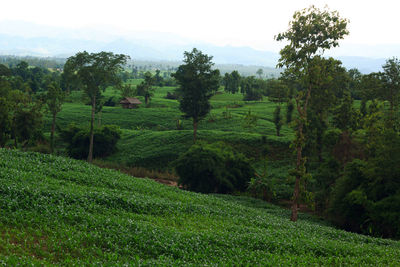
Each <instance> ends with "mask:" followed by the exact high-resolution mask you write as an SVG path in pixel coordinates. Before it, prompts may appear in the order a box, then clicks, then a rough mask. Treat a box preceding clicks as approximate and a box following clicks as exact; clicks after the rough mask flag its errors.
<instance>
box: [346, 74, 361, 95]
mask: <svg viewBox="0 0 400 267" xmlns="http://www.w3.org/2000/svg"><path fill="white" fill-rule="evenodd" d="M347 73H348V76H349V90H350V93H351V96H352V97H353V98H355V99H361V98H362V95H361V93H360V83H361V78H362V76H363V75H362V74H361V72H360V71H359V70H358V69H355V68H353V69H349V70H348V71H347Z"/></svg>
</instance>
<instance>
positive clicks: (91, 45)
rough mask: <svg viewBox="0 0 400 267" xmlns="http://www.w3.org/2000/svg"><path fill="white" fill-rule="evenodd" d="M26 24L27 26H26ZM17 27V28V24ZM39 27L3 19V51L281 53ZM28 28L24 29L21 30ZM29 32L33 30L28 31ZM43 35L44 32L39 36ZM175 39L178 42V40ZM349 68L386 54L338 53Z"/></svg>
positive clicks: (273, 59) (171, 57)
mask: <svg viewBox="0 0 400 267" xmlns="http://www.w3.org/2000/svg"><path fill="white" fill-rule="evenodd" d="M24 25H25V28H24ZM13 27H14V28H15V29H14V28H13ZM44 27H47V28H45V29H42V31H40V29H41V28H40V27H39V26H38V25H36V26H35V25H30V24H29V25H26V24H24V23H20V24H17V26H15V24H12V23H10V22H8V24H7V23H5V22H0V54H2V55H16V56H26V55H30V56H40V57H43V56H45V57H48V56H51V57H68V56H71V55H74V54H75V53H77V52H79V51H83V50H86V51H88V52H99V51H112V52H114V53H123V54H128V55H130V56H131V58H132V59H133V60H154V61H159V60H166V61H180V60H182V58H183V52H184V51H188V50H191V49H192V48H193V47H197V48H198V49H200V50H202V51H203V52H204V53H206V54H209V55H212V56H213V57H214V58H213V61H214V62H215V63H217V64H231V65H232V64H242V65H253V66H266V67H272V68H274V67H275V66H276V64H277V62H278V59H279V54H278V53H275V52H269V51H260V50H255V49H253V48H250V47H233V46H223V47H221V46H216V45H212V44H206V43H196V44H194V43H190V41H188V40H183V39H179V37H178V36H174V35H173V34H166V33H159V34H157V33H149V34H147V35H146V34H143V33H142V34H141V36H139V37H136V36H135V38H131V37H127V36H124V37H121V35H119V36H118V35H110V34H108V33H104V34H103V33H102V32H101V31H100V32H99V31H97V32H96V31H90V30H88V29H87V30H86V31H85V30H81V31H80V32H74V31H72V30H65V29H58V28H51V27H49V26H44ZM22 31H25V32H22ZM29 33H30V34H29ZM40 35H43V36H40ZM175 40H176V42H175ZM337 58H338V59H340V60H341V61H342V62H343V65H344V66H345V67H346V68H357V69H359V70H360V71H361V72H363V73H369V72H374V71H380V70H381V66H382V65H383V64H384V63H385V60H386V59H385V58H377V59H376V58H369V57H356V56H342V57H337Z"/></svg>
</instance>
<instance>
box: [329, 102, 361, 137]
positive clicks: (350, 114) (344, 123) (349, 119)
mask: <svg viewBox="0 0 400 267" xmlns="http://www.w3.org/2000/svg"><path fill="white" fill-rule="evenodd" d="M359 117H360V114H359V113H358V110H357V109H355V108H354V106H353V99H352V98H351V96H350V94H345V95H344V97H343V98H342V99H341V103H340V104H339V105H338V106H337V107H336V108H335V110H334V111H333V126H334V127H336V128H339V129H341V130H350V129H353V130H355V129H357V127H358V124H359Z"/></svg>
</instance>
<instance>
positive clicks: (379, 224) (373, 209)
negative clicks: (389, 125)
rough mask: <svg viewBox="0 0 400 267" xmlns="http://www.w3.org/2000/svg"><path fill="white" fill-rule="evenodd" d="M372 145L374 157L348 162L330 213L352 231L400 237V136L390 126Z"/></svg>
mask: <svg viewBox="0 0 400 267" xmlns="http://www.w3.org/2000/svg"><path fill="white" fill-rule="evenodd" d="M368 148H369V149H371V150H373V151H374V153H369V154H370V155H372V157H370V158H369V159H368V160H365V161H361V160H354V161H353V162H351V163H349V164H347V165H346V169H345V172H344V175H343V176H342V177H340V178H339V179H338V180H337V182H336V185H335V187H334V190H333V195H332V200H331V205H330V214H331V215H332V218H333V220H334V221H335V222H336V223H337V224H339V225H340V226H342V227H344V228H346V229H348V230H352V231H357V232H362V233H365V234H372V235H376V236H384V237H392V238H400V225H399V223H398V222H399V220H400V205H399V202H398V200H399V199H400V176H399V174H400V135H399V133H396V132H394V131H393V130H392V129H386V130H384V132H383V133H382V134H381V136H380V137H379V138H378V139H377V140H376V142H375V143H370V144H369V146H368Z"/></svg>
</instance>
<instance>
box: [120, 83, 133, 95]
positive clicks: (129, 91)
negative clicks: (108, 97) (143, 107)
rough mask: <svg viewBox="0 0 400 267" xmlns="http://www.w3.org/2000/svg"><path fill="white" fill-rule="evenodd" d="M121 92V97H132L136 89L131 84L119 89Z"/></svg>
mask: <svg viewBox="0 0 400 267" xmlns="http://www.w3.org/2000/svg"><path fill="white" fill-rule="evenodd" d="M119 89H120V90H121V97H122V98H125V97H134V96H136V88H135V87H133V86H132V85H131V84H124V85H122V86H120V88H119Z"/></svg>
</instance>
